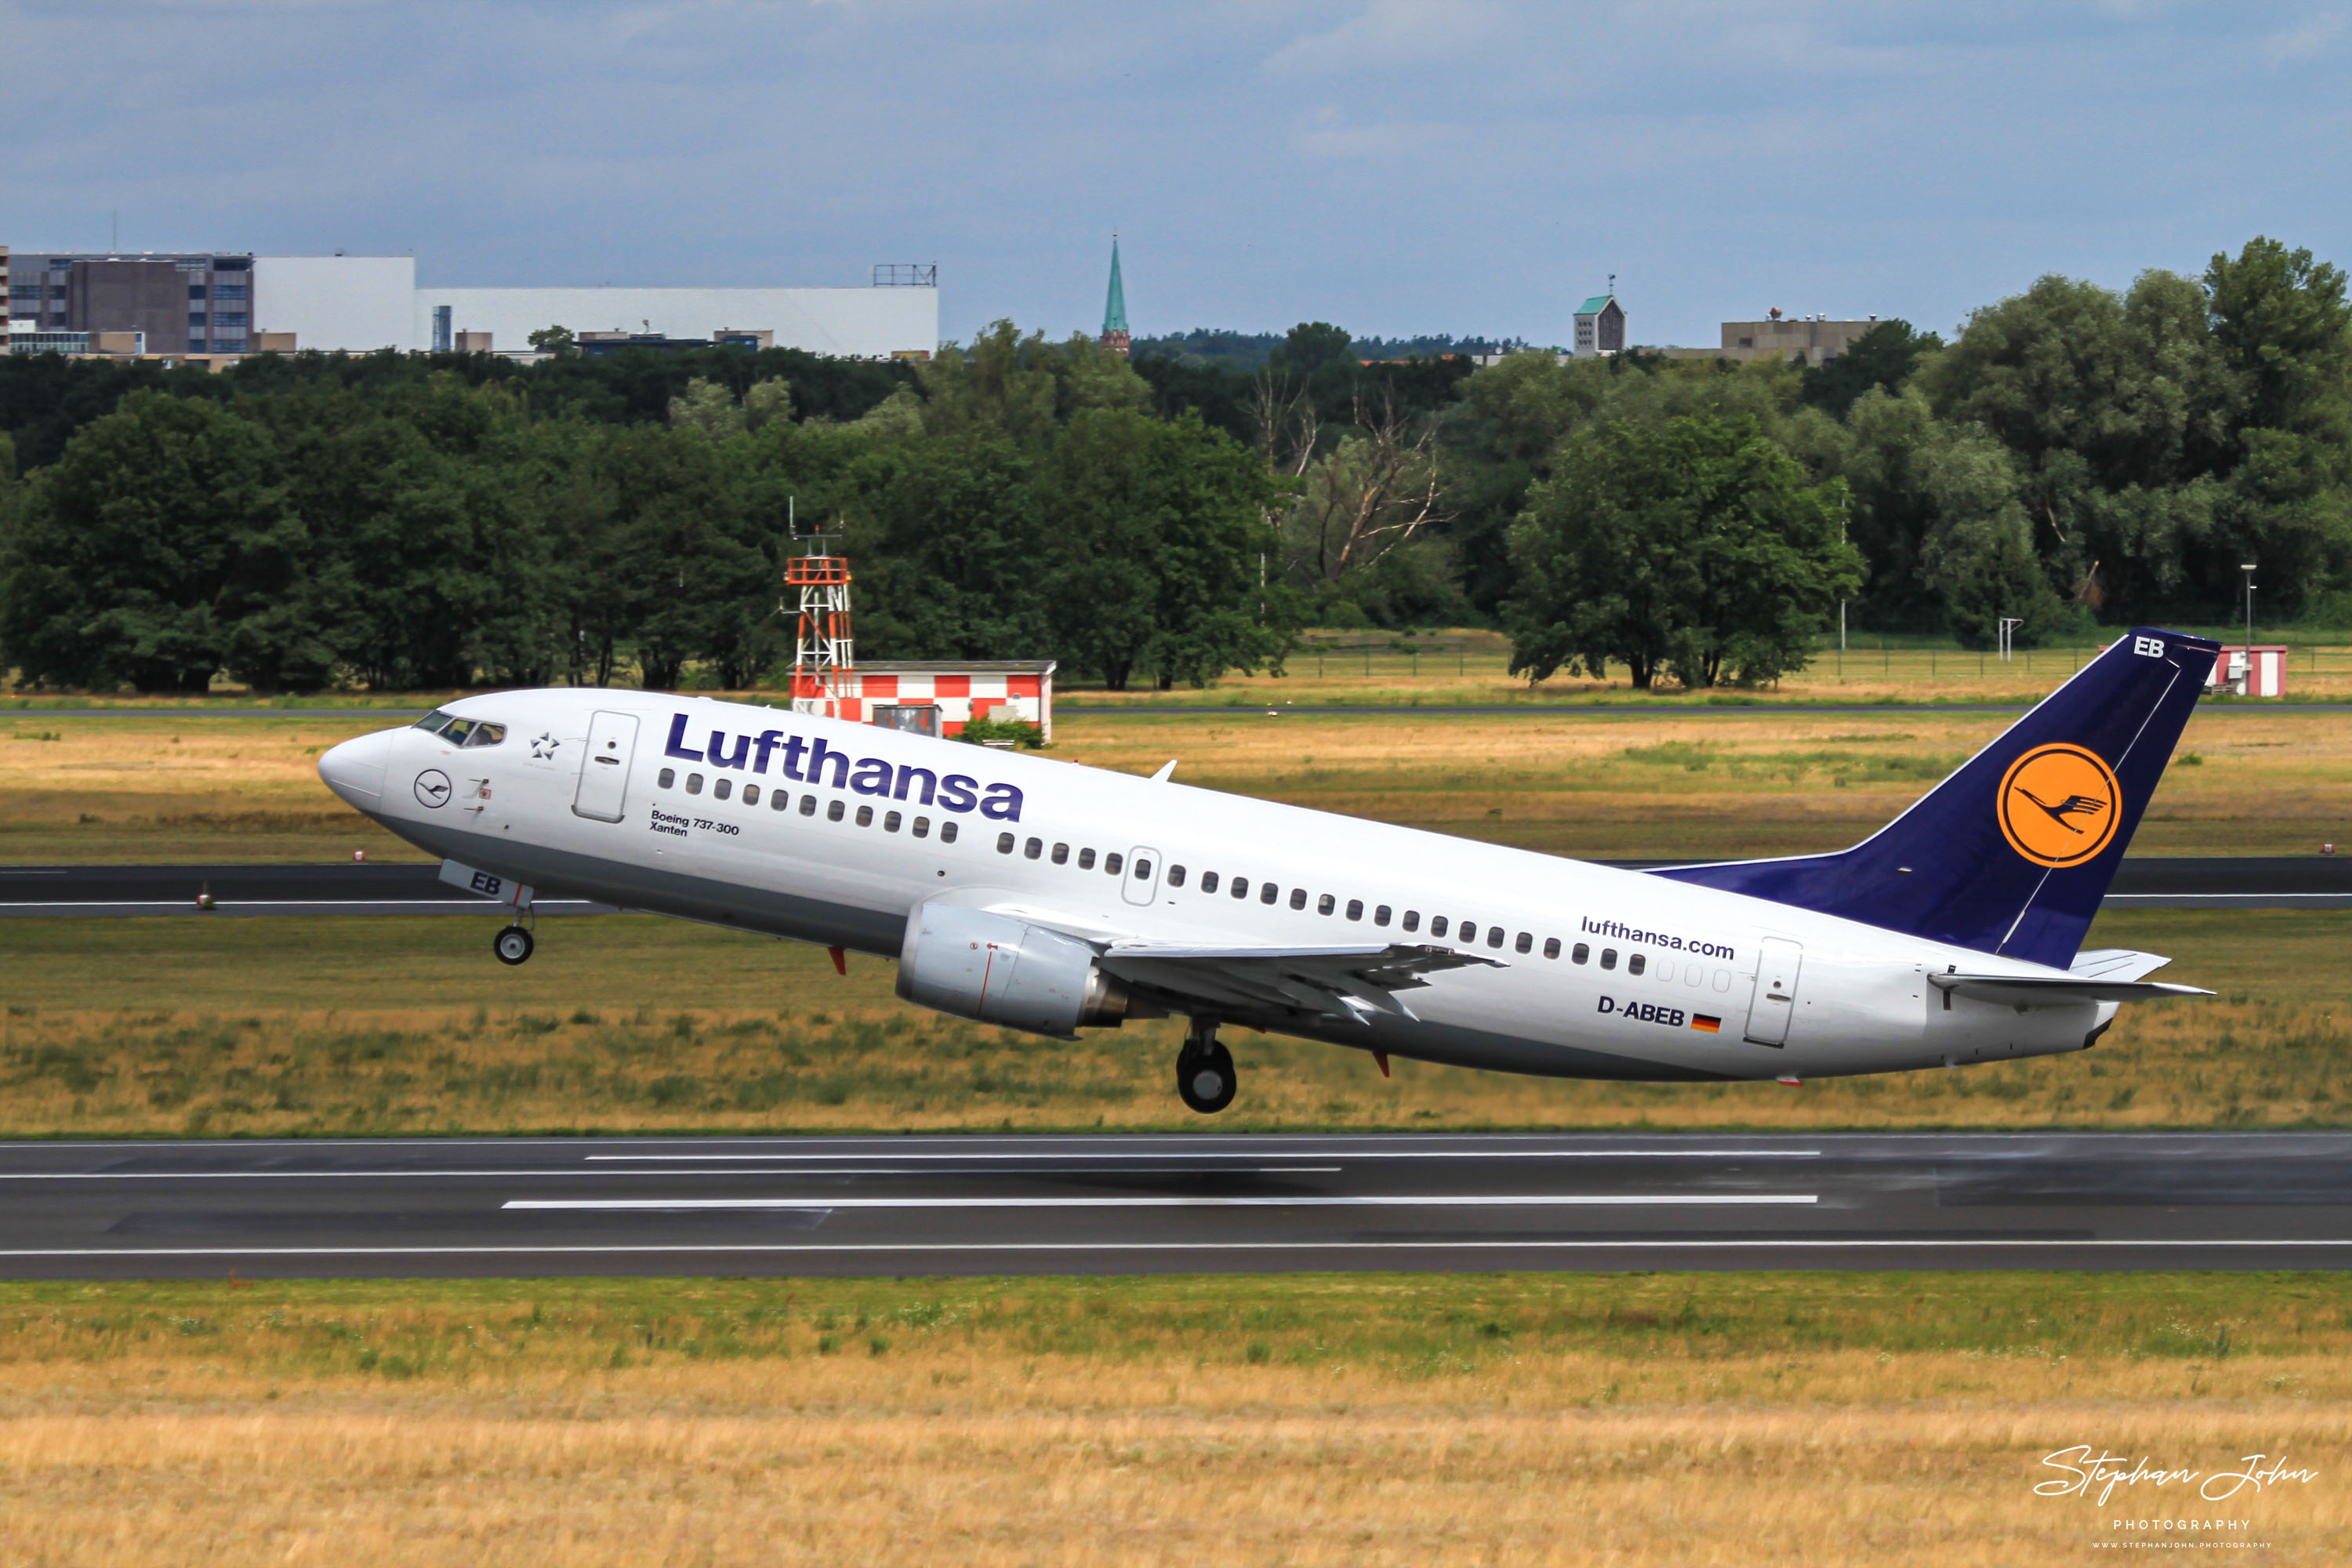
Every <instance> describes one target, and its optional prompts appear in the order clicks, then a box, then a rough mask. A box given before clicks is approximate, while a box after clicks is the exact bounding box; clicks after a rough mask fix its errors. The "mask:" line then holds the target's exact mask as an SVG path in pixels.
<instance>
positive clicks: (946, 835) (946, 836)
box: [940, 822, 956, 844]
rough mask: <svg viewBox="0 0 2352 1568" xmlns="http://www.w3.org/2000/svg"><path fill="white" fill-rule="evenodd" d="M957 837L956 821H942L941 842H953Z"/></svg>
mask: <svg viewBox="0 0 2352 1568" xmlns="http://www.w3.org/2000/svg"><path fill="white" fill-rule="evenodd" d="M955 838H956V825H955V824H954V823H952V822H942V823H940V843H942V844H952V843H954V842H955Z"/></svg>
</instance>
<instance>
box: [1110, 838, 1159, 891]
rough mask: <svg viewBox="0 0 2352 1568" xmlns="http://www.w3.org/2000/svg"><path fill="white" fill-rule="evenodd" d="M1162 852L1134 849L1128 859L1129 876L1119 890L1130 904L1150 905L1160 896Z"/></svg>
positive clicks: (1121, 881) (1122, 882)
mask: <svg viewBox="0 0 2352 1568" xmlns="http://www.w3.org/2000/svg"><path fill="white" fill-rule="evenodd" d="M1118 890H1119V893H1120V895H1121V896H1122V897H1124V898H1125V899H1126V900H1127V901H1128V902H1129V903H1130V904H1148V903H1150V901H1151V900H1153V899H1155V898H1157V897H1159V895H1160V851H1159V850H1157V849H1140V848H1139V849H1134V850H1130V851H1129V854H1128V857H1127V875H1126V876H1124V877H1122V878H1120V879H1119V883H1118Z"/></svg>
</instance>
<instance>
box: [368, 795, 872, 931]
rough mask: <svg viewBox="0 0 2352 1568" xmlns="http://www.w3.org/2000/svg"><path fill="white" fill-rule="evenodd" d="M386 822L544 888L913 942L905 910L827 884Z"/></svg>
mask: <svg viewBox="0 0 2352 1568" xmlns="http://www.w3.org/2000/svg"><path fill="white" fill-rule="evenodd" d="M384 826H387V827H390V828H391V829H392V830H393V831H394V832H395V833H397V834H399V835H400V836H401V837H404V838H405V839H407V840H408V841H409V842H410V843H412V844H415V846H416V847H418V848H420V849H423V850H425V851H426V852H427V853H428V854H434V855H439V856H442V857H444V858H447V859H451V860H457V861H460V862H462V863H464V864H466V865H468V866H479V867H482V868H485V869H488V870H494V871H497V872H499V873H500V874H501V875H504V876H509V877H512V878H514V879H516V880H518V881H522V882H528V883H529V884H530V885H531V887H533V888H534V889H538V890H539V891H540V892H541V893H554V892H561V893H568V894H571V895H573V896H575V897H579V898H586V899H593V900H598V901H599V902H603V903H612V904H619V905H622V906H624V907H625V908H627V909H632V910H646V911H648V912H650V913H654V914H664V915H675V916H677V917H678V918H680V919H683V920H692V921H706V922H708V923H710V924H713V925H726V926H733V927H736V928H738V929H740V930H743V931H760V932H763V933H765V934H767V935H770V936H781V937H789V938H791V939H793V940H794V941H797V942H821V943H824V944H825V945H828V946H841V947H853V948H856V949H857V950H858V951H859V952H871V953H877V954H879V955H881V956H883V957H890V958H895V957H896V956H898V950H899V948H900V947H901V946H902V945H903V944H904V942H905V940H906V931H907V919H906V916H905V915H903V914H898V913H892V912H890V911H888V910H873V909H868V908H866V907H863V906H861V905H859V904H856V903H851V902H848V901H845V900H841V899H839V898H833V897H826V896H824V890H821V889H809V890H807V891H804V892H786V891H783V890H782V889H775V888H761V887H752V886H750V885H747V884H746V883H744V882H741V881H738V880H733V879H728V878H724V877H721V876H719V875H715V874H713V873H714V871H715V869H716V868H710V867H707V866H700V865H692V864H685V865H678V866H675V867H659V866H645V865H635V864H632V863H630V862H627V861H624V860H616V859H614V858H610V857H608V856H604V855H600V854H596V853H593V852H590V851H588V850H584V849H581V848H573V847H551V846H548V845H543V844H531V843H528V842H520V841H518V840H516V839H515V838H514V837H511V836H510V835H507V834H490V833H477V832H471V831H468V830H467V829H465V828H462V827H459V826H454V825H446V824H441V823H426V822H418V821H415V820H414V819H409V820H405V821H398V820H393V821H386V822H385V824H384ZM679 858H680V859H681V860H683V859H685V857H679ZM697 858H698V859H699V857H697ZM738 874H739V875H740V868H739V870H738Z"/></svg>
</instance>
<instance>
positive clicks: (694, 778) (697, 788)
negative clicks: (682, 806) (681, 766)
mask: <svg viewBox="0 0 2352 1568" xmlns="http://www.w3.org/2000/svg"><path fill="white" fill-rule="evenodd" d="M686 793H687V794H688V795H700V794H701V793H702V775H701V774H700V773H688V774H687V775H686Z"/></svg>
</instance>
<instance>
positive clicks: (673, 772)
mask: <svg viewBox="0 0 2352 1568" xmlns="http://www.w3.org/2000/svg"><path fill="white" fill-rule="evenodd" d="M654 783H656V784H659V785H661V786H662V788H664V789H670V788H673V787H675V786H676V784H677V769H676V768H664V769H663V770H662V771H661V772H660V773H658V774H656V776H655V778H654Z"/></svg>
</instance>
